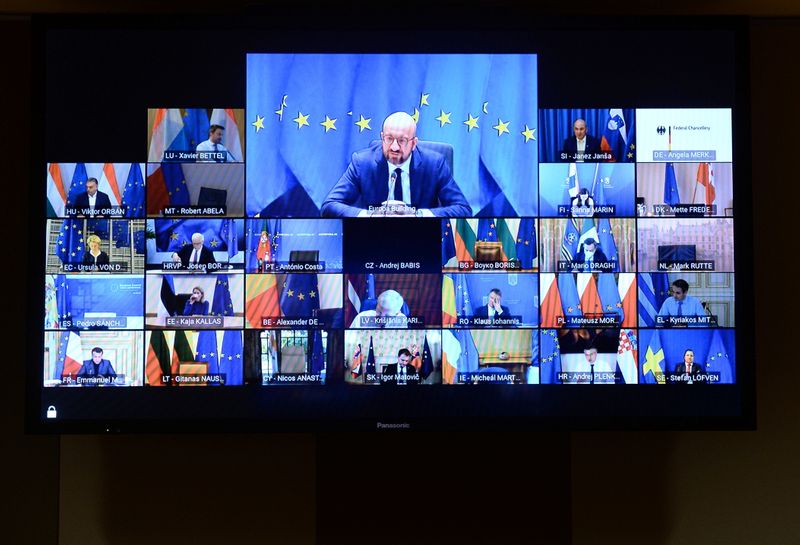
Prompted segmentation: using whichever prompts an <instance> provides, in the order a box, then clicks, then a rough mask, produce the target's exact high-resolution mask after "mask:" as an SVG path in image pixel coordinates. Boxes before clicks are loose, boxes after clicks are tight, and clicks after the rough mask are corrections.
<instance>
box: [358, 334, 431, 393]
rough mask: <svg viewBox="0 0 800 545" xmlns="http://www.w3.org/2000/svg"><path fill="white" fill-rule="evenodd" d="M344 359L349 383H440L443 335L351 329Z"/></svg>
mask: <svg viewBox="0 0 800 545" xmlns="http://www.w3.org/2000/svg"><path fill="white" fill-rule="evenodd" d="M344 359H345V369H344V374H345V377H344V380H345V383H347V384H384V385H386V384H393V385H404V386H416V385H420V384H440V383H441V382H442V332H441V330H438V329H427V330H426V329H416V330H410V329H409V330H405V331H397V330H394V331H387V330H385V329H375V330H353V329H348V330H346V331H345V332H344Z"/></svg>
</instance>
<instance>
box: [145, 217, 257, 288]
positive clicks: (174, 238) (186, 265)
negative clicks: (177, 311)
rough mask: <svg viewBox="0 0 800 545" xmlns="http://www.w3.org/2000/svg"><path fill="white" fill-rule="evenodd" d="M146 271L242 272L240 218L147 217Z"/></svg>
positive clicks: (242, 253) (242, 240) (242, 251)
mask: <svg viewBox="0 0 800 545" xmlns="http://www.w3.org/2000/svg"><path fill="white" fill-rule="evenodd" d="M147 232H148V235H149V237H150V238H148V240H147V270H148V271H161V272H178V271H183V272H186V271H188V272H193V273H201V274H205V273H214V272H233V271H238V272H242V271H243V270H244V246H243V244H244V220H232V219H197V220H188V219H156V220H153V219H149V220H147Z"/></svg>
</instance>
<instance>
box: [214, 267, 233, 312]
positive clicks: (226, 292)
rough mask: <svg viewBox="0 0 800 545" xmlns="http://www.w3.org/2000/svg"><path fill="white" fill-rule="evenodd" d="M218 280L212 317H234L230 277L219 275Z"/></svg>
mask: <svg viewBox="0 0 800 545" xmlns="http://www.w3.org/2000/svg"><path fill="white" fill-rule="evenodd" d="M216 279H217V283H216V286H215V287H214V301H213V303H212V304H211V315H212V316H233V300H232V299H231V288H230V286H229V284H228V275H227V274H218V275H217V276H216Z"/></svg>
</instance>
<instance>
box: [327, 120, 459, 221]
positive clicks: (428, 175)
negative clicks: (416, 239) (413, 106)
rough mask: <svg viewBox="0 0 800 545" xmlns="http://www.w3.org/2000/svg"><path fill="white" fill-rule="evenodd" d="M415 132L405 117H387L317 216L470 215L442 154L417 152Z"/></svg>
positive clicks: (358, 154)
mask: <svg viewBox="0 0 800 545" xmlns="http://www.w3.org/2000/svg"><path fill="white" fill-rule="evenodd" d="M416 132H417V124H416V122H415V121H414V119H413V118H412V117H411V116H410V115H408V114H407V113H405V112H396V113H393V114H392V115H390V116H389V117H387V118H386V120H385V121H384V122H383V130H382V131H381V143H380V145H374V146H372V147H370V148H367V149H364V150H361V151H357V152H355V153H354V154H353V156H352V158H351V160H350V165H349V166H348V167H347V171H345V173H344V174H343V175H342V177H341V178H340V179H339V181H338V182H337V183H336V185H335V186H334V187H333V189H331V191H330V193H328V196H327V197H326V198H325V202H323V203H322V210H321V212H322V216H323V217H327V218H346V217H368V216H371V215H401V216H408V215H418V216H429V217H430V216H441V217H471V216H472V209H471V208H470V206H469V204H468V203H467V199H466V198H464V194H463V193H461V190H460V189H459V187H458V184H457V183H456V181H455V180H454V179H453V175H452V173H451V172H450V167H449V166H448V165H447V161H446V160H445V158H444V156H443V155H441V154H439V153H436V152H433V151H430V150H427V151H424V152H423V151H422V150H419V149H417V136H416ZM382 205H385V206H382ZM370 207H372V209H370ZM376 209H377V210H376Z"/></svg>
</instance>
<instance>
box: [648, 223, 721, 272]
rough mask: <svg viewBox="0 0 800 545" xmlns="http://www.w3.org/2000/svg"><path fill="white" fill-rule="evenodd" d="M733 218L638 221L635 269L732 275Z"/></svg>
mask: <svg viewBox="0 0 800 545" xmlns="http://www.w3.org/2000/svg"><path fill="white" fill-rule="evenodd" d="M734 247H735V244H734V240H733V218H663V219H659V218H640V219H639V270H640V271H648V272H649V271H652V272H673V271H685V272H732V271H733V258H734V257H733V254H734Z"/></svg>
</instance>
